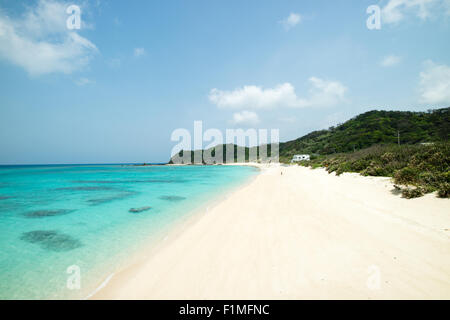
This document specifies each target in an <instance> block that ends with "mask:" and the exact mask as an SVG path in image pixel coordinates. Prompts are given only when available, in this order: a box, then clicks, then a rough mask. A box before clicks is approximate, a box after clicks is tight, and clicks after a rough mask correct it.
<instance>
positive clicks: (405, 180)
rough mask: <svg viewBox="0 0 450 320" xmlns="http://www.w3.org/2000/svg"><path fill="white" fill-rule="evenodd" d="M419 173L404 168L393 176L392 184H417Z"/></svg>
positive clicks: (415, 170)
mask: <svg viewBox="0 0 450 320" xmlns="http://www.w3.org/2000/svg"><path fill="white" fill-rule="evenodd" d="M418 175H419V172H418V171H417V169H414V168H410V167H406V168H403V169H401V170H398V171H397V172H396V173H395V174H394V182H395V183H397V184H403V185H410V184H415V183H416V182H417V177H418Z"/></svg>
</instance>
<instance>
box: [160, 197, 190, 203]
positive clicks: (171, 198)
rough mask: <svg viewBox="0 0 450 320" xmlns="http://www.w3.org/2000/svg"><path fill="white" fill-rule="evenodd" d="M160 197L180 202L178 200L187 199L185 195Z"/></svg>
mask: <svg viewBox="0 0 450 320" xmlns="http://www.w3.org/2000/svg"><path fill="white" fill-rule="evenodd" d="M159 199H161V200H167V201H172V202H178V201H183V200H186V198H185V197H180V196H161V197H159Z"/></svg>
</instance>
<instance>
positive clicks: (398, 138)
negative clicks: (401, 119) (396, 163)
mask: <svg viewBox="0 0 450 320" xmlns="http://www.w3.org/2000/svg"><path fill="white" fill-rule="evenodd" d="M397 141H398V145H400V131H397Z"/></svg>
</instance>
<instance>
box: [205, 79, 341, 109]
mask: <svg viewBox="0 0 450 320" xmlns="http://www.w3.org/2000/svg"><path fill="white" fill-rule="evenodd" d="M309 82H310V84H311V89H310V90H309V97H308V98H299V97H298V96H297V94H296V93H295V88H294V87H293V86H292V84H290V83H283V84H280V85H277V86H276V87H274V88H269V89H263V88H261V87H257V86H244V87H243V88H239V89H236V90H234V91H222V90H219V89H212V90H211V92H210V94H209V100H210V101H211V102H212V103H214V104H216V105H217V106H218V107H219V108H229V109H271V108H278V107H291V108H305V107H322V106H333V105H336V104H337V103H339V102H341V101H343V100H344V98H345V93H346V91H347V88H346V87H345V86H344V85H342V84H341V83H340V82H337V81H327V80H323V79H320V78H316V77H311V78H310V79H309Z"/></svg>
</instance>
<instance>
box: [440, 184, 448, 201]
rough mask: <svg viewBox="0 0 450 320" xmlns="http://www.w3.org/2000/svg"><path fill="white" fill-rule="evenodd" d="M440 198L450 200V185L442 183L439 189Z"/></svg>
mask: <svg viewBox="0 0 450 320" xmlns="http://www.w3.org/2000/svg"><path fill="white" fill-rule="evenodd" d="M438 196H439V197H440V198H450V183H447V182H444V183H441V184H440V185H439V187H438Z"/></svg>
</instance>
